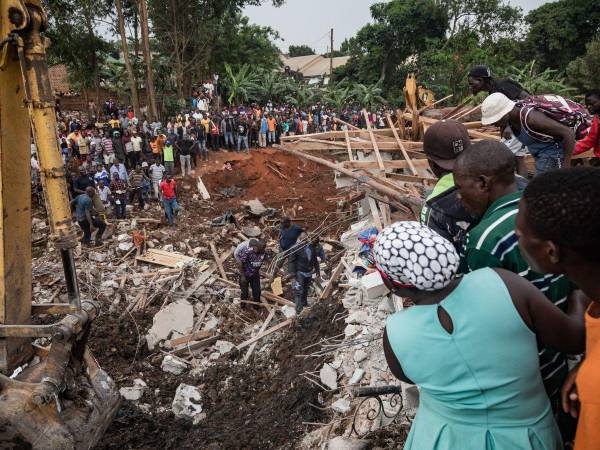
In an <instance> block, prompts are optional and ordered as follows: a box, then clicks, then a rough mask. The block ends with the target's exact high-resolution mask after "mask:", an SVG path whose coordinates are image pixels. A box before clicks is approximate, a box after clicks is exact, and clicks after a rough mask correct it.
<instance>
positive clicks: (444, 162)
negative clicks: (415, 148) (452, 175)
mask: <svg viewBox="0 0 600 450" xmlns="http://www.w3.org/2000/svg"><path fill="white" fill-rule="evenodd" d="M429 159H431V160H432V161H433V162H434V163H436V164H437V165H438V166H440V167H441V168H442V169H446V170H454V164H456V159H436V158H431V157H429Z"/></svg>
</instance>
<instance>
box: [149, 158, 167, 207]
mask: <svg viewBox="0 0 600 450" xmlns="http://www.w3.org/2000/svg"><path fill="white" fill-rule="evenodd" d="M148 171H149V172H150V179H151V180H152V189H153V190H154V196H155V197H156V199H157V200H160V182H161V181H162V179H163V176H164V174H165V172H166V171H167V169H165V166H163V165H162V164H161V163H160V159H159V158H156V160H155V161H154V164H152V165H151V166H150V169H149V170H148Z"/></svg>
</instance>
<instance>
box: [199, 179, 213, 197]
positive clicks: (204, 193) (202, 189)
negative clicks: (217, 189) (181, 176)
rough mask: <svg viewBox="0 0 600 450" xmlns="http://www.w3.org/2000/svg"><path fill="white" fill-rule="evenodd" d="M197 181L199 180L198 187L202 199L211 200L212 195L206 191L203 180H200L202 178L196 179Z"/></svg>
mask: <svg viewBox="0 0 600 450" xmlns="http://www.w3.org/2000/svg"><path fill="white" fill-rule="evenodd" d="M196 180H197V183H196V187H197V188H198V192H200V195H201V196H202V199H203V200H210V194H209V193H208V189H206V186H205V185H204V182H203V181H202V178H200V176H198V177H196Z"/></svg>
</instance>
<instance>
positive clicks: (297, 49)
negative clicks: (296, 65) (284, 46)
mask: <svg viewBox="0 0 600 450" xmlns="http://www.w3.org/2000/svg"><path fill="white" fill-rule="evenodd" d="M314 54H315V51H314V50H313V49H312V48H310V46H308V45H290V47H289V48H288V55H289V57H290V58H293V57H295V56H307V55H314Z"/></svg>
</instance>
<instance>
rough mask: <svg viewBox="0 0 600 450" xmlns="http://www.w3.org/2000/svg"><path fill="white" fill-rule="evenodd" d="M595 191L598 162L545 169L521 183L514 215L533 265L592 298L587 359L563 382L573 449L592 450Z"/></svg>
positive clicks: (599, 242)
mask: <svg viewBox="0 0 600 450" xmlns="http://www.w3.org/2000/svg"><path fill="white" fill-rule="evenodd" d="M574 192H576V193H577V195H573V193H574ZM599 192H600V169H598V168H594V167H576V168H573V169H567V170H560V171H558V170H557V171H552V172H548V173H547V174H544V175H542V176H540V177H536V178H535V179H534V180H533V181H532V182H531V184H530V185H529V186H528V187H527V188H526V189H525V192H524V193H523V197H522V198H521V204H520V206H519V213H518V215H517V221H516V222H517V234H518V236H519V246H520V247H521V252H522V254H523V256H524V257H525V259H526V260H527V261H528V262H529V263H530V265H531V267H533V269H534V270H536V271H538V272H540V273H548V274H556V275H559V276H560V275H566V276H568V277H569V278H571V279H572V280H573V281H574V282H575V283H576V284H577V286H579V287H580V288H581V289H582V290H583V292H584V293H585V294H586V295H587V296H588V297H589V298H591V299H594V301H593V302H592V304H591V306H590V307H589V309H588V310H587V313H586V315H585V326H586V349H585V351H586V356H585V359H584V361H583V363H581V364H580V365H577V366H576V367H574V368H573V370H572V371H571V372H570V374H569V376H568V377H567V381H566V382H565V384H564V385H563V388H562V406H563V410H564V411H565V412H566V413H570V414H571V415H572V416H573V417H577V416H579V422H578V424H577V435H576V437H575V450H595V449H597V448H598V442H600V403H598V399H599V398H600V387H599V385H598V379H599V377H600V300H599V299H600V284H599V283H598V276H600V258H599V256H598V255H600V237H599V235H598V224H599V223H600V197H599V196H598V193H599ZM556 329H557V330H560V332H561V333H564V332H565V331H564V330H563V329H562V328H556Z"/></svg>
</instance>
